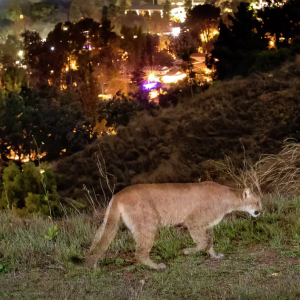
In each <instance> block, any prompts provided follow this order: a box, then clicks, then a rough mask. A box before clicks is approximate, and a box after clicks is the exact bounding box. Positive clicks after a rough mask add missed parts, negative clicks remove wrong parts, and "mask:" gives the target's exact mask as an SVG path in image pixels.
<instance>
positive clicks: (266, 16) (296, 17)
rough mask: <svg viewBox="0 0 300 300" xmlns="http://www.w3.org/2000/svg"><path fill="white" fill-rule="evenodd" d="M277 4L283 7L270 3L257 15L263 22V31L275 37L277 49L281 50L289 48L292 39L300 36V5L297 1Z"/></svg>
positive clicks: (292, 0)
mask: <svg viewBox="0 0 300 300" xmlns="http://www.w3.org/2000/svg"><path fill="white" fill-rule="evenodd" d="M277 2H279V3H281V4H282V5H273V3H269V5H268V6H267V7H265V8H264V10H261V11H258V13H257V15H258V17H259V18H261V19H262V20H263V22H262V31H263V32H264V34H269V35H271V36H275V47H276V48H277V49H279V48H283V47H285V48H286V47H289V45H290V39H291V38H293V37H295V36H297V35H299V34H300V3H299V1H295V0H291V1H288V2H286V3H284V2H282V1H277ZM283 3H284V4H283ZM278 20H280V22H278Z"/></svg>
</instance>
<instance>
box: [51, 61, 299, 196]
mask: <svg viewBox="0 0 300 300" xmlns="http://www.w3.org/2000/svg"><path fill="white" fill-rule="evenodd" d="M299 129H300V57H298V58H297V59H296V61H295V62H293V63H290V64H287V65H285V66H284V67H282V68H281V69H279V70H277V71H275V72H272V74H256V75H253V76H251V77H249V78H247V79H241V80H231V81H228V82H222V83H220V82H216V83H215V84H214V85H213V86H212V87H211V88H210V89H209V90H208V91H206V92H204V93H202V94H197V95H196V96H194V99H191V98H186V99H183V100H181V102H180V103H179V104H178V106H177V107H175V108H170V109H164V110H161V111H159V112H157V113H156V115H155V116H150V115H149V114H147V113H145V112H143V113H141V114H140V115H138V117H137V118H136V119H135V120H133V121H132V122H131V123H130V124H129V125H128V126H127V127H123V128H119V129H118V133H117V135H115V136H108V137H105V138H102V139H100V140H98V141H97V142H95V143H94V144H93V145H90V146H87V147H86V149H84V150H83V151H80V152H78V153H76V154H74V155H72V156H71V157H68V158H66V159H62V160H60V161H58V162H56V163H55V166H54V170H55V171H56V172H57V173H59V174H61V178H60V183H59V192H60V194H61V195H62V196H63V197H72V198H73V199H83V198H84V192H83V189H82V187H83V184H85V185H86V186H87V187H88V188H92V187H93V188H94V189H95V190H96V193H100V192H101V189H100V185H99V173H98V169H97V166H96V160H95V153H96V152H97V150H98V149H99V148H98V147H100V148H101V151H102V153H103V155H104V157H105V161H106V165H107V168H108V170H109V172H111V173H113V174H115V175H116V177H117V186H116V191H118V190H120V189H122V188H123V187H125V186H127V185H130V184H135V183H145V182H194V181H197V178H199V177H201V178H202V180H204V179H205V178H206V175H207V171H209V170H210V169H211V165H210V164H209V163H208V161H209V160H221V159H223V157H224V154H226V155H228V156H230V157H231V158H232V159H233V161H234V162H235V163H237V164H238V163H240V162H241V160H242V158H243V155H244V154H243V146H242V144H243V145H244V147H245V149H246V152H247V155H249V157H250V158H251V159H253V160H256V159H257V158H258V157H259V156H260V155H261V154H263V153H277V152H278V151H279V150H280V148H281V146H282V144H283V142H284V140H285V139H287V138H293V139H296V140H298V141H299V140H300V131H299ZM240 141H241V142H242V143H241V142H240ZM211 176H213V178H214V175H213V174H212V175H211ZM215 179H216V180H218V179H217V178H215Z"/></svg>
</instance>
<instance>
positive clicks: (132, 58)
mask: <svg viewBox="0 0 300 300" xmlns="http://www.w3.org/2000/svg"><path fill="white" fill-rule="evenodd" d="M121 34H122V36H123V37H124V38H123V39H122V40H121V49H122V50H123V51H126V52H127V53H128V54H129V56H128V59H127V61H126V64H127V69H129V70H134V69H136V68H140V67H141V66H142V65H143V61H142V54H143V46H144V40H145V39H144V38H145V37H144V34H143V32H142V28H141V27H137V26H134V27H133V28H131V27H126V26H122V29H121Z"/></svg>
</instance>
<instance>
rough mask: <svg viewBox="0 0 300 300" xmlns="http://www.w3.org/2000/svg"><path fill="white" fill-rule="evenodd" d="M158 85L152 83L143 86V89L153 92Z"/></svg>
mask: <svg viewBox="0 0 300 300" xmlns="http://www.w3.org/2000/svg"><path fill="white" fill-rule="evenodd" d="M156 85H157V82H151V83H146V84H143V87H144V89H146V90H152V89H153V88H155V87H156Z"/></svg>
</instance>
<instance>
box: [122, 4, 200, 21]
mask: <svg viewBox="0 0 300 300" xmlns="http://www.w3.org/2000/svg"><path fill="white" fill-rule="evenodd" d="M164 3H165V0H157V1H156V4H154V5H133V6H132V7H131V8H130V9H129V10H126V11H125V14H127V13H128V12H129V11H131V12H135V13H136V14H137V15H142V16H144V15H145V14H148V15H149V16H151V15H152V14H154V13H156V14H160V16H161V18H162V17H163V15H164V13H163V11H164ZM204 3H205V0H198V1H193V3H192V6H196V5H202V4H204ZM170 14H171V15H170V18H171V20H172V19H173V20H178V21H180V22H181V23H183V22H184V21H185V18H186V12H185V9H184V2H183V1H176V2H175V1H174V2H173V1H171V11H170Z"/></svg>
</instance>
